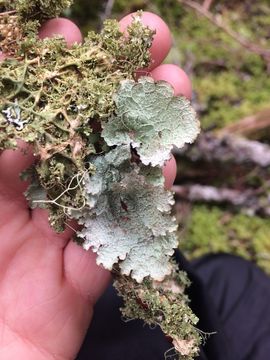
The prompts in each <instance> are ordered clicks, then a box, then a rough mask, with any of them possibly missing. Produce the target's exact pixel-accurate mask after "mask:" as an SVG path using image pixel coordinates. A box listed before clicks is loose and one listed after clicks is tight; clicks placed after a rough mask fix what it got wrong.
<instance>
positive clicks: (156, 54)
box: [119, 11, 172, 70]
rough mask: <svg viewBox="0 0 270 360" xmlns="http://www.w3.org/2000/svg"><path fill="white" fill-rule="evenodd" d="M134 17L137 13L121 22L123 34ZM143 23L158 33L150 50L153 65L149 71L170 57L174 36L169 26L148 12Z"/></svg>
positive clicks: (144, 15)
mask: <svg viewBox="0 0 270 360" xmlns="http://www.w3.org/2000/svg"><path fill="white" fill-rule="evenodd" d="M134 15H136V13H131V14H129V15H127V16H125V17H124V18H123V19H121V20H120V22H119V23H120V30H121V31H122V32H125V31H126V29H127V27H128V26H129V25H130V24H131V23H132V21H133V17H134ZM142 22H143V24H144V25H146V26H148V27H149V28H150V29H152V30H155V31H156V34H155V35H154V40H153V43H152V46H151V49H150V52H151V55H152V64H151V65H150V66H149V68H148V70H151V69H153V68H154V67H156V66H158V65H159V64H161V63H162V61H163V60H164V59H165V57H166V56H167V55H168V53H169V51H170V49H171V46H172V36H171V32H170V30H169V28H168V26H167V24H166V23H165V22H164V21H163V20H162V19H161V18H160V17H159V16H158V15H156V14H153V13H151V12H147V11H145V12H143V13H142Z"/></svg>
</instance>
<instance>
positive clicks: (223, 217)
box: [180, 205, 270, 274]
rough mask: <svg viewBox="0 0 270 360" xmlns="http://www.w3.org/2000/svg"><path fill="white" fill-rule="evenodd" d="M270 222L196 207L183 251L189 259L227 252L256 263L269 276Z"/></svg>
mask: <svg viewBox="0 0 270 360" xmlns="http://www.w3.org/2000/svg"><path fill="white" fill-rule="evenodd" d="M269 229H270V220H269V219H262V218H260V217H258V216H254V217H250V216H247V215H244V214H235V215H233V214H231V213H228V212H227V211H225V210H221V209H220V208H218V207H216V206H206V205H195V206H194V208H193V211H192V214H191V218H190V220H189V222H188V225H187V229H186V234H185V237H184V239H183V240H182V241H181V243H180V248H181V250H183V251H184V252H185V254H186V255H187V256H188V257H189V258H196V257H199V256H202V255H204V254H207V253H217V252H226V253H231V254H235V255H238V256H242V257H244V258H245V259H248V260H251V261H254V262H255V263H257V265H258V266H260V267H261V268H262V269H263V270H264V271H265V272H267V273H269V274H270V256H269V254H270V237H269Z"/></svg>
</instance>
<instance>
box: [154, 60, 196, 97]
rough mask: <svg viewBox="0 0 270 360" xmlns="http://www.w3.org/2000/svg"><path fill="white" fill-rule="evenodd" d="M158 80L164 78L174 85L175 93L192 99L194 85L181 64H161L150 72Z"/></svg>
mask: <svg viewBox="0 0 270 360" xmlns="http://www.w3.org/2000/svg"><path fill="white" fill-rule="evenodd" d="M150 76H152V77H153V79H155V80H156V81H158V80H164V81H167V82H168V83H169V84H171V85H172V87H173V88H174V94H175V95H183V96H185V97H186V98H187V99H189V100H190V99H191V96H192V85H191V81H190V79H189V77H188V76H187V74H186V73H185V72H184V70H182V69H181V68H180V67H179V66H177V65H173V64H163V65H159V66H158V67H156V68H155V69H153V70H152V71H151V73H150Z"/></svg>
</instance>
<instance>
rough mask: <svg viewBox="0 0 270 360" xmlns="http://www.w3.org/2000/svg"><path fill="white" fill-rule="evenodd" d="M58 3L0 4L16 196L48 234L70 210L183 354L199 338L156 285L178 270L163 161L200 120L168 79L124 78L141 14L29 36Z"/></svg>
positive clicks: (6, 133)
mask: <svg viewBox="0 0 270 360" xmlns="http://www.w3.org/2000/svg"><path fill="white" fill-rule="evenodd" d="M69 3H70V1H65V0H64V1H60V2H56V1H50V0H46V1H38V0H37V1H35V0H31V1H29V2H28V1H25V0H20V1H18V2H16V3H15V2H12V3H11V4H10V5H9V6H8V8H7V7H6V8H5V10H8V9H9V8H11V9H13V8H14V11H11V12H10V11H6V12H4V13H2V14H0V24H1V27H0V32H1V38H0V49H1V51H3V52H4V53H5V56H6V58H5V59H4V60H3V61H2V62H1V64H0V91H1V101H0V151H1V150H5V149H9V148H13V149H15V148H16V146H17V140H18V139H21V140H23V141H24V142H27V143H29V144H30V145H31V147H32V149H33V151H34V154H35V155H36V162H35V164H34V165H33V166H32V167H31V168H30V169H27V170H26V171H24V173H23V174H22V177H23V179H28V180H30V185H29V187H28V189H27V191H26V193H25V196H26V198H27V199H28V201H29V204H30V205H31V207H32V208H35V207H37V206H38V207H42V208H46V209H47V210H48V211H49V221H50V224H51V225H52V226H53V228H54V229H55V230H56V231H58V232H60V231H63V230H64V228H65V226H66V223H67V221H68V220H69V219H76V220H78V222H79V224H81V225H82V228H81V229H80V231H78V233H77V241H78V243H81V245H83V246H84V248H85V249H89V248H91V249H92V250H93V251H95V252H97V254H98V256H97V262H98V263H99V264H102V265H103V266H104V267H105V268H107V269H110V270H112V269H115V267H118V269H120V271H121V277H118V278H117V279H118V281H120V282H121V281H125V282H126V284H127V282H129V284H130V285H131V287H134V291H135V290H136V289H141V291H142V292H141V295H140V296H141V298H142V301H148V300H147V299H148V297H147V296H148V295H147V294H148V293H149V296H150V295H151V294H152V295H153V294H155V295H154V298H153V300H154V302H151V301H150V298H149V307H153V309H154V308H155V304H159V306H160V307H161V310H162V311H164V313H165V312H166V319H167V320H166V321H167V326H165V323H164V322H162V321H161V322H160V323H158V322H157V319H156V317H155V313H154V312H146V315H145V321H146V322H148V323H157V324H159V325H160V326H161V328H162V329H163V331H164V332H165V333H166V334H169V335H170V336H171V337H172V338H173V344H174V346H175V348H176V350H177V351H178V352H179V353H180V354H182V355H183V356H187V357H186V358H187V359H191V358H192V357H193V356H194V355H195V354H196V353H197V351H198V344H199V342H200V336H199V333H198V332H197V330H196V329H195V327H194V325H195V323H196V321H197V319H196V317H194V315H193V314H192V312H191V310H190V309H189V307H188V306H187V304H186V300H187V299H186V297H185V295H184V294H183V293H182V292H180V293H179V294H175V293H172V292H171V290H172V289H171V288H170V289H167V288H166V286H167V283H168V281H169V278H168V277H166V276H169V274H170V273H172V274H171V277H172V278H171V279H172V280H171V281H175V282H176V283H177V284H178V285H176V286H180V285H181V284H182V280H183V279H184V277H183V275H180V273H177V272H176V271H175V270H173V269H174V266H173V265H172V264H171V263H170V261H169V258H170V256H171V255H172V254H173V249H174V248H175V247H176V246H177V237H176V228H177V226H176V224H175V220H174V218H173V217H172V216H171V205H172V204H173V196H172V193H171V192H169V191H167V190H165V189H164V178H163V175H162V166H164V164H165V161H166V160H168V158H169V155H170V150H171V148H172V146H173V145H176V146H180V147H181V146H183V145H184V144H185V143H190V142H192V141H193V140H194V139H195V138H196V136H197V134H198V132H199V123H198V121H197V119H196V116H195V113H194V111H193V109H192V107H191V105H190V103H189V101H187V100H186V99H184V98H182V97H179V96H178V97H177V96H174V94H173V90H172V88H171V86H170V85H169V84H167V83H165V82H156V83H155V82H154V81H153V80H152V79H150V78H148V77H143V78H141V79H140V80H139V81H138V82H135V80H134V77H135V76H134V74H135V72H136V70H137V69H142V68H146V67H147V66H148V65H149V64H150V62H151V59H150V52H149V48H150V46H151V44H152V40H153V36H154V31H152V30H151V29H149V28H148V27H146V26H144V25H143V24H142V21H141V14H140V13H138V14H136V15H135V16H134V20H133V22H132V23H131V25H130V26H129V27H128V29H127V34H123V33H121V32H120V30H119V25H118V23H117V22H116V21H114V20H107V21H106V22H105V23H104V28H103V30H102V31H101V33H100V34H96V33H93V32H90V33H89V34H88V36H87V37H86V39H85V41H84V43H83V44H74V45H73V46H72V47H70V48H68V47H67V46H66V43H65V41H64V39H62V38H61V37H55V38H53V39H45V40H40V39H38V35H37V31H38V26H39V24H40V23H41V22H42V21H43V20H44V19H46V18H48V17H51V16H52V15H58V14H59V13H60V12H61V10H63V9H64V7H65V6H67V5H69ZM0 6H2V4H0ZM39 7H40V11H39V12H38V11H37V9H38V8H39ZM12 24H13V25H14V24H16V31H15V29H13V28H12ZM7 30H8V31H7ZM15 34H16V36H18V34H19V37H18V41H14V39H15ZM165 109H166V111H165ZM150 278H151V279H152V280H153V281H159V283H157V282H155V283H153V282H152V280H150ZM164 278H165V280H164V282H162V280H163V279H164ZM144 279H149V280H144ZM183 283H185V281H184V282H183ZM154 284H155V285H154ZM128 288H129V289H130V286H129V287H127V288H126V290H128ZM154 289H156V290H154ZM122 290H124V291H126V290H125V287H122V286H121V291H120V288H119V291H120V292H121V294H122V296H123V297H124V298H125V292H123V291H122ZM149 291H150V292H149ZM137 295H138V294H137ZM152 295H151V296H152ZM126 301H127V302H129V301H130V302H132V297H130V296H129V295H128V296H127V297H126ZM174 301H176V305H174V304H173V303H174ZM164 306H165V307H164ZM137 310H138V314H137V316H139V317H142V312H141V311H139V308H138V309H137ZM126 315H128V313H127V314H126ZM134 315H135V314H134ZM151 319H152V321H151Z"/></svg>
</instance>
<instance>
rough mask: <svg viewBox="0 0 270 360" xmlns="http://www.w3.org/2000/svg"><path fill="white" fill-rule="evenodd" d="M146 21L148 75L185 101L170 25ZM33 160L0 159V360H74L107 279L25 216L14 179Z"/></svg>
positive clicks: (39, 214) (70, 28) (65, 25)
mask: <svg viewBox="0 0 270 360" xmlns="http://www.w3.org/2000/svg"><path fill="white" fill-rule="evenodd" d="M131 20H132V17H131V15H128V16H127V17H125V18H124V19H122V20H121V22H120V26H121V29H122V30H123V31H124V30H125V28H126V27H127V25H128V23H130V22H131ZM143 22H144V23H146V24H147V25H149V26H150V27H151V28H155V29H156V30H157V33H156V36H155V39H154V42H153V46H152V49H151V52H152V58H153V66H151V68H150V69H149V71H151V73H150V75H151V76H152V77H153V78H154V79H156V80H166V81H168V82H170V83H171V84H172V86H173V87H174V89H175V94H180V93H181V94H183V95H185V96H186V97H190V95H191V85H190V82H189V80H188V78H187V76H186V75H185V74H184V73H183V72H182V70H181V69H179V68H178V67H176V66H174V65H160V66H159V64H160V63H161V62H162V61H163V59H164V58H165V56H166V55H167V53H168V51H169V49H170V46H171V36H170V33H169V30H168V28H167V26H166V25H165V24H164V22H163V21H162V20H161V19H160V18H158V17H157V16H155V15H153V14H149V13H145V14H144V15H143ZM55 33H57V34H61V35H63V36H64V38H65V39H66V42H67V44H68V45H71V44H72V43H73V42H80V41H82V36H81V33H80V31H79V29H78V28H77V27H76V25H74V24H73V23H71V22H70V21H69V20H65V19H52V20H50V21H48V22H47V23H46V24H44V25H43V26H42V28H41V29H40V37H41V38H44V37H48V36H53V35H54V34H55ZM25 152H26V154H25ZM33 161H34V156H33V155H31V149H30V148H29V147H28V146H27V145H25V144H23V143H19V148H18V149H17V150H16V151H13V150H7V151H4V152H3V153H2V154H0V331H1V332H0V334H1V336H0V358H1V359H5V360H8V359H12V360H13V359H16V358H20V359H27V360H31V359H35V360H39V359H46V360H49V359H73V358H75V356H76V354H77V352H78V350H79V348H80V346H81V343H82V341H83V338H84V335H85V332H86V330H87V328H88V326H89V323H90V320H91V317H92V313H93V305H94V303H95V302H96V300H97V299H98V297H99V296H100V295H101V294H102V292H103V290H104V289H105V287H106V286H107V284H108V282H109V279H110V274H109V272H108V271H105V270H104V269H102V268H100V267H98V266H97V265H96V262H95V255H94V254H93V253H92V252H91V251H88V252H86V251H84V250H83V249H82V248H81V247H79V246H77V245H76V244H75V243H74V242H72V241H70V238H71V236H72V231H71V230H70V229H67V230H66V231H65V232H64V233H62V234H60V235H59V234H56V233H54V231H53V230H52V229H51V228H50V226H49V224H48V220H47V213H46V212H45V211H43V210H41V209H35V210H31V211H30V210H29V208H28V205H27V202H26V200H25V198H24V195H23V192H24V191H25V189H26V187H27V184H26V183H25V182H23V181H21V180H20V177H19V174H20V173H21V171H23V170H24V169H26V168H27V167H29V166H30V165H31V163H32V162H33ZM175 174H176V165H175V160H174V159H173V158H172V160H171V161H169V162H168V164H167V166H165V168H164V175H165V179H166V182H165V186H166V187H167V188H169V187H170V186H171V185H172V183H173V181H174V178H175Z"/></svg>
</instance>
